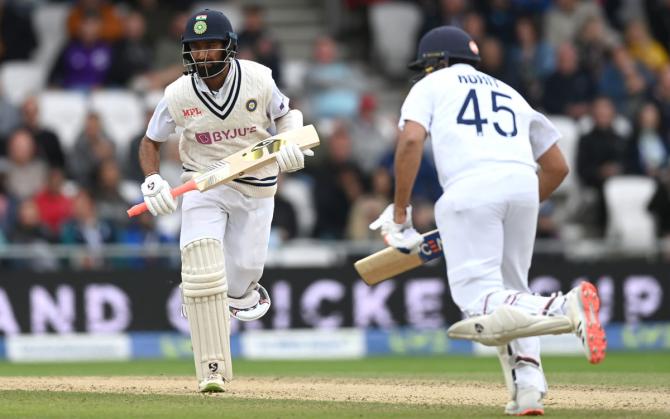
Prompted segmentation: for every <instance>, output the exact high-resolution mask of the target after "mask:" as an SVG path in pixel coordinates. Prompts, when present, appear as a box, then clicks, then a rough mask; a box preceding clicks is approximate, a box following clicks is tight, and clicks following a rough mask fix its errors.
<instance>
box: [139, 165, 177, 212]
mask: <svg viewBox="0 0 670 419" xmlns="http://www.w3.org/2000/svg"><path fill="white" fill-rule="evenodd" d="M170 189H171V188H170V184H169V183H168V182H167V181H166V180H165V179H163V178H162V177H161V175H159V174H158V173H155V174H153V175H150V176H147V178H146V179H144V183H143V184H142V195H144V202H145V203H146V204H147V208H148V209H149V212H151V214H152V215H153V216H157V215H168V214H172V213H173V212H174V211H175V210H176V209H177V201H176V200H175V199H174V197H173V196H172V194H171V193H170Z"/></svg>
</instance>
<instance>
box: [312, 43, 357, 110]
mask: <svg viewBox="0 0 670 419" xmlns="http://www.w3.org/2000/svg"><path fill="white" fill-rule="evenodd" d="M313 53H314V64H313V65H312V67H311V68H309V69H308V70H307V73H306V75H305V90H306V93H307V96H308V102H309V109H310V111H311V113H312V114H313V115H312V116H313V117H314V118H317V119H318V118H352V117H353V116H354V115H355V113H356V111H357V110H358V104H359V103H360V93H359V92H360V88H361V83H360V81H361V77H362V76H361V75H359V74H357V73H356V72H355V71H354V70H353V69H352V67H351V64H350V63H345V62H343V61H340V60H339V59H338V57H337V55H338V51H337V44H335V41H333V40H332V39H331V38H329V37H327V36H322V37H320V38H318V39H317V40H316V42H315V43H314V51H313Z"/></svg>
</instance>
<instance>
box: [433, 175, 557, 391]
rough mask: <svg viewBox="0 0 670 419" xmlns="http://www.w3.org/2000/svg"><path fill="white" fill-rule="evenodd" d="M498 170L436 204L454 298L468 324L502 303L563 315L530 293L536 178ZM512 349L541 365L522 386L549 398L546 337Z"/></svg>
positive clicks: (526, 371)
mask: <svg viewBox="0 0 670 419" xmlns="http://www.w3.org/2000/svg"><path fill="white" fill-rule="evenodd" d="M508 166H512V165H508ZM496 169H498V170H491V171H489V172H487V173H480V174H475V175H472V176H468V177H465V178H462V179H460V180H457V181H455V182H454V183H453V184H451V185H449V186H448V187H447V188H446V190H445V192H444V194H443V195H442V197H441V198H440V199H439V200H438V202H437V204H436V205H435V219H436V222H437V227H438V229H439V231H440V236H441V237H442V240H443V243H444V246H445V254H446V260H447V276H448V280H449V288H450V291H451V296H452V298H453V300H454V302H455V303H456V304H457V305H458V307H459V308H460V309H461V311H462V312H463V313H464V314H465V315H466V316H468V317H469V316H477V315H482V314H489V313H491V312H492V311H493V310H495V309H496V308H497V307H499V306H500V305H502V304H510V305H515V306H517V307H519V308H521V309H524V310H527V311H528V312H529V313H533V314H535V313H542V312H544V313H545V314H547V312H548V311H551V312H552V313H553V312H556V310H561V309H562V308H561V307H558V305H559V302H558V301H556V305H557V307H552V305H554V301H555V299H551V298H548V297H540V296H534V295H532V294H531V293H530V289H529V288H528V270H529V268H530V262H531V258H532V254H533V244H534V242H535V231H536V226H537V215H538V208H539V197H538V193H539V192H538V178H537V175H536V173H535V172H534V171H533V170H532V168H530V167H524V166H518V167H517V166H512V167H509V168H508V167H505V165H502V167H501V166H496ZM511 345H512V348H513V349H514V352H515V353H514V357H515V358H518V359H524V360H530V361H535V362H536V363H537V367H536V368H526V367H520V368H518V369H516V370H515V372H516V375H517V377H516V378H517V385H518V386H532V387H536V388H538V389H539V390H540V391H542V392H546V384H545V380H544V375H543V373H542V369H541V363H540V341H539V338H538V337H531V338H524V339H517V340H516V341H514V342H512V343H511Z"/></svg>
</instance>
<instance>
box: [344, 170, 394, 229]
mask: <svg viewBox="0 0 670 419" xmlns="http://www.w3.org/2000/svg"><path fill="white" fill-rule="evenodd" d="M371 183H372V190H371V191H370V192H369V193H366V194H364V195H361V196H360V197H358V198H357V199H356V201H354V203H353V205H352V207H351V212H350V214H349V219H348V220H347V238H348V239H349V240H377V239H379V233H378V232H376V231H372V230H370V228H369V227H368V226H369V225H370V223H371V222H373V221H374V220H376V219H377V217H379V214H381V212H382V211H384V208H386V206H387V205H388V204H390V203H391V201H392V199H391V198H392V196H391V195H392V193H393V185H392V180H391V176H390V175H389V172H388V171H387V170H386V169H384V168H381V167H379V168H377V170H375V171H374V173H373V174H372V182H371Z"/></svg>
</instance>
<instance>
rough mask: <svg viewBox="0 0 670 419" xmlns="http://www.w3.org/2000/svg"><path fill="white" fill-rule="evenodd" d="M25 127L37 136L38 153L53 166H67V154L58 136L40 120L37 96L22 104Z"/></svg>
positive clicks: (62, 167)
mask: <svg viewBox="0 0 670 419" xmlns="http://www.w3.org/2000/svg"><path fill="white" fill-rule="evenodd" d="M21 113H22V116H23V121H22V122H23V128H25V129H26V130H28V131H30V133H31V134H32V135H33V138H35V142H36V145H37V150H38V154H39V156H40V157H41V158H43V159H44V160H45V161H46V162H47V163H48V164H49V166H51V167H57V168H60V169H64V168H65V154H64V153H63V148H62V147H61V144H60V140H59V139H58V136H57V135H56V134H55V133H54V132H53V131H51V130H49V129H47V128H44V127H42V124H41V123H40V121H39V103H38V101H37V98H36V97H34V96H31V97H29V98H27V99H26V100H25V101H24V102H23V105H22V106H21Z"/></svg>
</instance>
